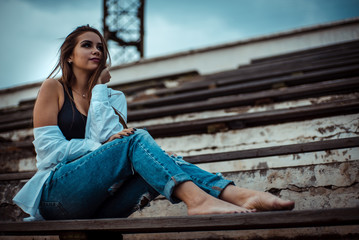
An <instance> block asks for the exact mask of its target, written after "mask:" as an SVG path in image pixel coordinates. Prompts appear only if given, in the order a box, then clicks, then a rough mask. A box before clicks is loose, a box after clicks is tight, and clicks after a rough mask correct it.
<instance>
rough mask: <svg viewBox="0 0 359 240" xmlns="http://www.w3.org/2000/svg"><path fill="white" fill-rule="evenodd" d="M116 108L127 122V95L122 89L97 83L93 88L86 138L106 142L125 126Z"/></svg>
mask: <svg viewBox="0 0 359 240" xmlns="http://www.w3.org/2000/svg"><path fill="white" fill-rule="evenodd" d="M113 108H115V109H116V110H117V111H118V112H119V113H120V115H121V116H122V117H123V119H124V120H125V122H127V104H126V98H125V95H124V94H123V93H122V92H120V91H115V90H112V89H110V88H107V86H106V85H105V84H97V85H96V86H95V87H94V88H93V89H92V98H91V102H90V108H89V111H88V114H87V123H86V136H85V137H86V138H87V139H91V140H93V141H95V142H98V143H104V142H106V141H107V140H108V139H109V138H110V137H111V136H112V135H113V134H115V133H118V132H121V131H122V130H123V129H124V127H123V126H122V125H121V123H120V121H119V117H118V115H117V114H116V113H115V111H114V109H113Z"/></svg>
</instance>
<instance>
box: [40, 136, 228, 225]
mask: <svg viewBox="0 0 359 240" xmlns="http://www.w3.org/2000/svg"><path fill="white" fill-rule="evenodd" d="M186 181H192V182H194V183H195V184H196V185H197V186H199V187H200V188H201V189H202V190H204V191H205V192H207V193H208V194H210V195H212V196H214V197H219V195H220V194H221V192H222V190H223V189H224V188H225V187H226V186H227V185H228V184H233V182H232V181H229V180H226V179H224V178H223V177H221V175H219V174H217V175H216V174H212V173H209V172H206V171H204V170H202V169H200V168H198V167H197V166H195V165H193V164H190V163H187V162H185V161H184V160H183V159H182V157H174V156H168V155H167V154H166V153H165V152H164V151H163V150H162V149H161V148H160V147H159V146H158V145H157V143H156V142H155V141H154V140H153V138H152V137H151V135H150V134H149V133H148V132H147V131H146V130H142V129H138V130H137V131H135V133H134V134H132V135H130V136H126V137H123V138H121V139H115V140H113V141H111V142H109V143H106V144H104V145H103V146H101V147H100V148H98V149H97V150H95V151H94V152H91V153H89V154H87V155H85V156H83V157H81V158H79V159H76V160H73V161H67V162H61V163H60V164H58V165H57V166H56V168H55V170H53V172H52V173H51V175H50V177H49V178H48V180H47V181H46V183H45V185H44V188H43V192H42V197H41V201H40V208H39V209H40V213H41V215H42V217H44V218H45V219H47V220H50V219H81V218H115V217H117V218H118V217H128V216H129V215H131V214H132V213H133V212H135V211H137V210H139V209H140V208H142V207H145V206H146V205H147V204H148V203H149V202H150V201H151V200H153V199H154V198H155V197H157V196H158V195H159V194H162V195H163V196H165V197H166V198H167V199H168V200H169V201H170V202H172V203H178V202H180V200H179V199H177V198H175V197H174V196H173V191H174V188H175V187H176V186H177V185H178V184H180V183H183V182H186ZM114 184H115V185H114ZM114 186H120V187H119V188H118V189H116V190H115V189H114Z"/></svg>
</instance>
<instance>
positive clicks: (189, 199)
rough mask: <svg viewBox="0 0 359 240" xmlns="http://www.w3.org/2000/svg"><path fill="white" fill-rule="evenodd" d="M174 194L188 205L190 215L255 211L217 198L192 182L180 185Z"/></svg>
mask: <svg viewBox="0 0 359 240" xmlns="http://www.w3.org/2000/svg"><path fill="white" fill-rule="evenodd" d="M173 194H174V196H176V197H177V198H179V199H181V200H182V201H183V202H184V203H185V204H186V205H187V213H188V215H207V214H228V213H245V212H253V210H248V209H246V208H243V207H240V206H237V205H234V204H232V203H229V202H226V201H222V200H220V199H218V198H215V197H213V196H211V195H209V194H207V193H206V192H204V191H203V190H202V189H200V188H199V187H198V186H197V185H195V184H194V183H193V182H190V181H188V182H184V183H181V184H180V185H178V186H177V187H176V188H175V190H174V192H173Z"/></svg>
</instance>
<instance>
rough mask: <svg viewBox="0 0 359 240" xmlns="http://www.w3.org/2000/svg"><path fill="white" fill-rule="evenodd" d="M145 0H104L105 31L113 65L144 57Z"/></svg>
mask: <svg viewBox="0 0 359 240" xmlns="http://www.w3.org/2000/svg"><path fill="white" fill-rule="evenodd" d="M144 5H145V0H103V31H104V37H105V40H106V42H107V44H108V46H109V50H110V53H111V58H112V65H118V64H122V63H128V62H134V61H137V60H139V59H141V58H143V57H144V54H143V52H144V51H143V39H144V38H143V36H144Z"/></svg>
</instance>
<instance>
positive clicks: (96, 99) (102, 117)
mask: <svg viewBox="0 0 359 240" xmlns="http://www.w3.org/2000/svg"><path fill="white" fill-rule="evenodd" d="M112 107H114V108H116V109H117V110H118V112H119V113H120V114H121V115H122V117H123V119H124V120H125V122H127V103H126V98H125V95H124V94H123V93H122V92H120V91H115V90H113V89H110V88H107V86H106V85H104V84H98V85H96V86H95V87H94V88H93V89H92V98H91V102H90V107H89V111H88V114H87V122H86V131H85V138H84V139H71V140H70V141H68V140H66V138H65V136H64V135H63V134H62V132H61V130H60V128H59V127H58V126H57V125H54V126H45V127H39V128H34V141H33V144H34V146H35V151H36V154H37V155H36V160H37V163H36V166H37V169H38V171H37V172H36V174H35V175H34V176H33V177H32V178H31V179H30V180H29V181H28V182H27V183H26V184H25V185H24V187H23V188H22V189H21V190H20V191H19V192H18V194H17V195H16V196H15V197H14V199H13V201H14V203H16V204H17V205H18V206H19V207H20V208H21V209H22V210H23V211H24V212H26V213H28V214H30V216H31V217H30V218H28V219H27V220H40V219H42V217H41V215H40V213H39V204H40V199H41V194H42V188H43V185H44V183H45V182H46V180H47V179H48V177H49V175H50V173H51V170H53V169H54V168H55V167H56V165H57V164H58V163H60V162H62V161H64V160H73V159H76V158H79V157H81V156H84V155H86V154H87V153H89V152H92V151H94V150H96V149H97V148H99V147H100V146H101V145H102V143H103V142H105V141H107V140H108V139H109V137H110V136H112V135H113V134H115V133H118V132H121V131H122V130H123V126H122V125H121V123H120V122H119V117H118V115H116V114H115V111H114V110H113V108H112ZM24 220H26V219H24Z"/></svg>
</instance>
